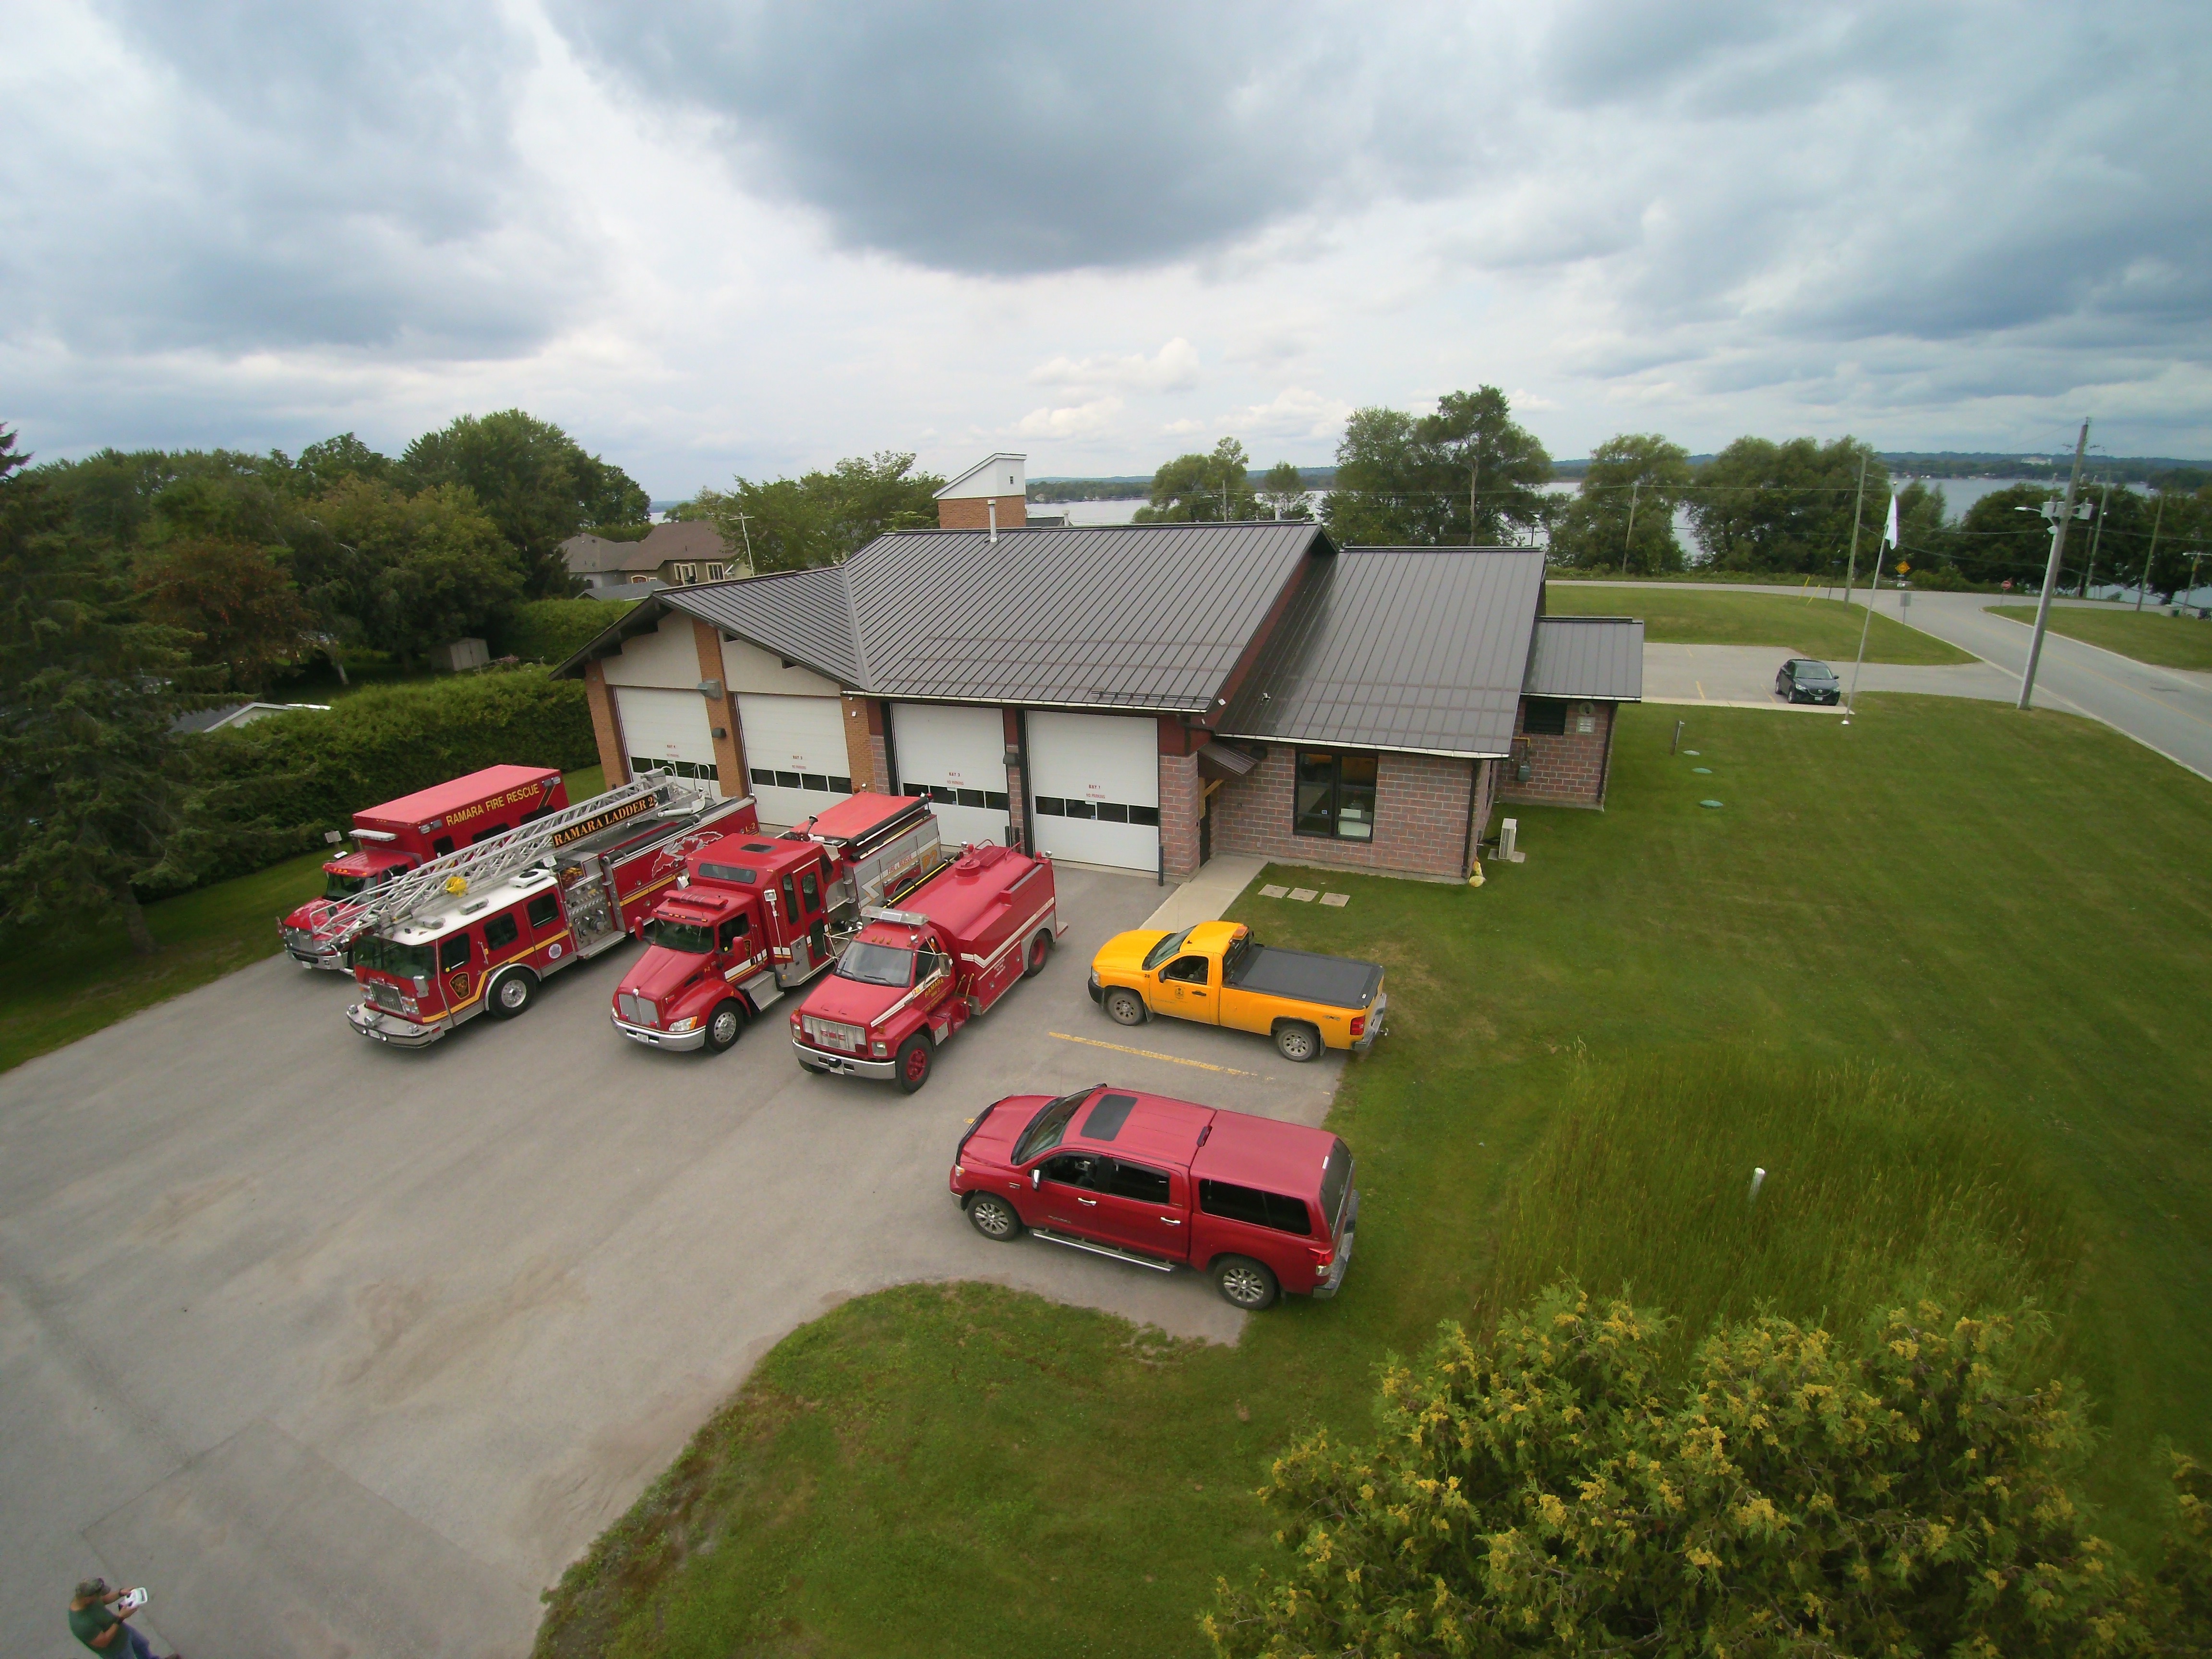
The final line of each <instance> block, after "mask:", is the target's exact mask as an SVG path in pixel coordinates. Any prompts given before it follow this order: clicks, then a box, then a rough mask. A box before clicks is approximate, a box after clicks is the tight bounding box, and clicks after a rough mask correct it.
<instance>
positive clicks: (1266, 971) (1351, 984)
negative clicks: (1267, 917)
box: [1229, 945, 1383, 1008]
mask: <svg viewBox="0 0 2212 1659" xmlns="http://www.w3.org/2000/svg"><path fill="white" fill-rule="evenodd" d="M1229 983H1230V984H1231V985H1233V986H1235V987H1237V989H1238V990H1240V991H1257V992H1260V993H1261V994H1264V995H1267V996H1279V997H1295V998H1297V999H1299V1000H1302V1001H1306V1002H1322V1003H1327V1004H1328V1006H1330V1007H1333V1008H1364V1007H1365V1006H1367V1005H1368V1003H1370V1001H1372V1000H1374V997H1375V993H1376V990H1377V989H1378V988H1380V987H1381V986H1382V983H1383V969H1382V967H1381V965H1380V964H1379V963H1372V962H1352V961H1350V960H1348V959H1347V958H1346V957H1322V956H1316V955H1315V954H1313V952H1311V951H1285V950H1284V949H1282V948H1281V947H1279V946H1278V945H1250V946H1249V947H1247V949H1246V950H1245V951H1244V953H1243V956H1242V957H1240V958H1239V959H1238V961H1237V970H1236V972H1234V973H1233V974H1231V975H1229Z"/></svg>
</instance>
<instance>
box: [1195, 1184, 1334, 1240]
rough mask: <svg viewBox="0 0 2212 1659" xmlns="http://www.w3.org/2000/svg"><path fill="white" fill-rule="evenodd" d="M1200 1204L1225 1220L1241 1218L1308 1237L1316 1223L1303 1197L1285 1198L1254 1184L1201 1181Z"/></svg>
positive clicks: (1208, 1211)
mask: <svg viewBox="0 0 2212 1659" xmlns="http://www.w3.org/2000/svg"><path fill="white" fill-rule="evenodd" d="M1198 1207H1199V1208H1200V1209H1201V1210H1203V1211H1205V1212H1206V1214H1208V1215H1218V1216H1219V1217H1220V1218H1222V1219H1223V1220H1225V1221H1242V1222H1243V1223H1245V1224H1246V1225H1248V1226H1253V1227H1271V1228H1273V1230H1274V1231H1277V1232H1279V1233H1300V1234H1304V1235H1305V1236H1307V1237H1311V1236H1312V1233H1313V1224H1312V1223H1311V1221H1310V1219H1309V1218H1307V1215H1306V1206H1305V1205H1304V1201H1302V1200H1298V1199H1295V1198H1285V1196H1283V1194H1280V1193H1263V1192H1261V1191H1260V1190H1259V1189H1258V1188H1255V1187H1239V1186H1237V1185H1236V1184H1235V1183H1234V1182H1227V1181H1201V1182H1199V1183H1198Z"/></svg>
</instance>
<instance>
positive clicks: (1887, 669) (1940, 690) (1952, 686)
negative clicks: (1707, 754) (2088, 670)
mask: <svg viewBox="0 0 2212 1659" xmlns="http://www.w3.org/2000/svg"><path fill="white" fill-rule="evenodd" d="M1793 654H1795V653H1791V652H1789V651H1785V650H1783V649H1780V648H1779V647H1773V646H1765V645H1646V646H1645V647H1644V701H1645V702H1717V703H1725V704H1728V705H1729V706H1730V707H1735V708H1742V707H1746V706H1748V707H1753V708H1791V709H1795V710H1796V712H1798V713H1799V714H1837V713H1838V712H1840V711H1839V710H1838V708H1837V706H1836V705H1834V704H1832V703H1809V702H1799V703H1789V702H1783V700H1782V699H1781V698H1780V697H1778V696H1775V694H1774V677H1775V675H1777V674H1778V673H1779V672H1780V671H1781V670H1782V665H1783V664H1784V663H1785V662H1787V661H1788V660H1789V659H1790V657H1791V656H1792V655H1793ZM1828 666H1829V667H1831V668H1832V669H1834V670H1835V671H1836V676H1837V678H1838V679H1840V680H1842V681H1843V683H1844V687H1845V688H1846V689H1847V690H1848V689H1849V688H1850V684H1851V665H1850V663H1849V662H1848V661H1844V662H1831V663H1829V664H1828ZM1858 689H1859V690H1861V691H1922V692H1927V693H1929V694H1931V695H1933V696H1943V697H1986V698H1992V699H1995V700H1997V701H1999V702H2011V701H2012V700H2013V699H2014V698H2015V697H2017V696H2019V695H2020V682H2019V681H2018V680H2017V679H2016V678H2014V677H2013V676H2011V675H2009V674H2007V673H2006V672H2004V671H2003V670H2002V669H1999V668H1996V667H1993V666H1992V665H1990V664H1988V663H1985V662H1975V663H1959V664H1952V665H1943V666H1934V665H1927V664H1920V663H1893V662H1870V663H1868V664H1866V665H1864V666H1863V667H1862V668H1861V669H1860V670H1859V671H1858Z"/></svg>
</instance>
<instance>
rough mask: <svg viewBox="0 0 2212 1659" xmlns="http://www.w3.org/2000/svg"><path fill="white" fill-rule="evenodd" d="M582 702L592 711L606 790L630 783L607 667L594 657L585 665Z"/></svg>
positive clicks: (594, 734) (593, 728)
mask: <svg viewBox="0 0 2212 1659" xmlns="http://www.w3.org/2000/svg"><path fill="white" fill-rule="evenodd" d="M584 702H585V703H586V705H587V706H588V707H589V708H590V709H591V711H592V738H593V740H594V741H596V742H597V743H598V744H599V769H600V771H601V772H603V773H604V774H605V776H606V781H607V787H608V788H610V789H616V788H619V787H621V786H623V784H625V783H628V782H629V754H628V752H627V751H626V750H624V749H623V735H622V719H621V717H620V716H619V715H617V714H616V713H615V700H614V696H613V695H612V694H611V692H609V691H608V690H607V670H606V665H605V664H604V663H602V662H601V661H599V659H598V658H596V657H594V658H593V659H592V660H591V661H589V662H587V663H586V664H585V665H584Z"/></svg>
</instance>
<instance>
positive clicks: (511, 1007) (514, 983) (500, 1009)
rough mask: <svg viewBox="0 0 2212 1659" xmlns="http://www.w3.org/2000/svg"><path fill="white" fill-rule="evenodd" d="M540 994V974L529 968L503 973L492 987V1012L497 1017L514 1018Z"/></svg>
mask: <svg viewBox="0 0 2212 1659" xmlns="http://www.w3.org/2000/svg"><path fill="white" fill-rule="evenodd" d="M537 994H538V976H537V975H535V974H532V972H531V971H530V970H529V969H527V968H517V969H514V970H513V972H512V973H507V974H501V975H500V976H499V978H498V980H497V981H495V983H494V984H493V986H492V987H491V998H490V1001H491V1012H492V1016H493V1018H496V1019H513V1018H514V1017H515V1016H516V1015H517V1014H519V1013H520V1012H522V1011H523V1010H524V1009H525V1008H527V1007H528V1006H530V1000H531V999H532V997H534V996H536V995H537Z"/></svg>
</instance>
